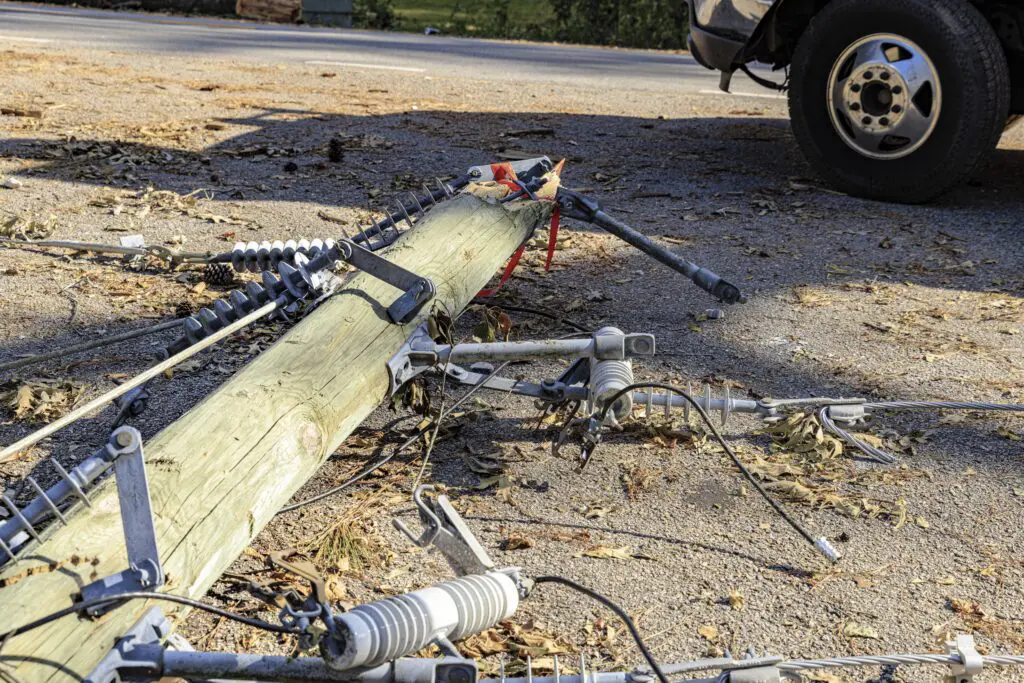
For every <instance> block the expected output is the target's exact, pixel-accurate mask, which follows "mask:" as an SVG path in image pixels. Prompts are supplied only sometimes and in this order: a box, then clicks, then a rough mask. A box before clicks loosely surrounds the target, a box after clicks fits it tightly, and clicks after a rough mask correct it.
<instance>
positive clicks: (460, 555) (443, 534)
mask: <svg viewBox="0 0 1024 683" xmlns="http://www.w3.org/2000/svg"><path fill="white" fill-rule="evenodd" d="M426 493H434V487H433V486H431V485H429V484H422V485H420V486H417V487H416V490H415V491H413V494H412V498H413V501H415V503H416V507H417V508H418V509H419V513H420V521H422V522H423V526H424V529H423V533H422V534H420V535H419V536H416V535H415V534H413V533H412V531H410V530H409V528H408V527H407V526H406V525H405V524H404V523H403V522H402V521H401V520H398V519H395V520H393V522H392V523H393V524H394V525H395V528H396V529H398V530H399V531H400V532H402V533H403V534H405V536H406V537H407V538H408V539H409V540H410V541H412V542H413V544H414V545H416V546H418V547H420V548H429V547H430V546H434V547H435V548H437V549H438V550H439V551H440V552H441V554H442V555H444V557H445V559H446V560H448V564H450V565H451V567H452V570H453V571H454V572H455V573H456V574H457V575H459V576H464V575H467V574H486V573H487V572H489V571H492V570H493V569H494V562H493V561H492V560H491V558H490V557H489V556H488V555H487V551H486V550H484V548H483V546H481V545H480V542H479V541H478V540H477V539H476V537H475V536H474V535H473V532H472V531H470V530H469V527H468V526H466V523H465V522H464V521H463V519H462V517H461V516H459V513H458V512H456V511H455V508H453V507H452V505H451V503H450V502H448V496H445V495H443V494H441V495H438V496H436V497H435V499H434V502H431V501H429V500H427V499H425V498H424V494H426Z"/></svg>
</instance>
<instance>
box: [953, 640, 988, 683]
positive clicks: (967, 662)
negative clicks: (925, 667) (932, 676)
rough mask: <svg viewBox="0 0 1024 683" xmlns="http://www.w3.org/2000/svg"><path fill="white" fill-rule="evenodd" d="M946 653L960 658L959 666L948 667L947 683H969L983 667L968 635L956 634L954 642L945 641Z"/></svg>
mask: <svg viewBox="0 0 1024 683" xmlns="http://www.w3.org/2000/svg"><path fill="white" fill-rule="evenodd" d="M946 652H948V653H949V654H951V655H956V656H957V657H959V658H960V663H959V664H951V665H950V669H951V670H952V671H951V673H950V675H949V676H947V677H946V680H947V681H948V683H970V681H973V680H974V676H975V674H979V673H981V670H982V669H983V668H984V667H985V661H984V660H983V659H982V657H981V654H980V653H979V652H978V650H977V648H975V646H974V636H972V635H971V634H969V633H958V634H957V636H956V640H955V641H954V640H951V641H947V642H946Z"/></svg>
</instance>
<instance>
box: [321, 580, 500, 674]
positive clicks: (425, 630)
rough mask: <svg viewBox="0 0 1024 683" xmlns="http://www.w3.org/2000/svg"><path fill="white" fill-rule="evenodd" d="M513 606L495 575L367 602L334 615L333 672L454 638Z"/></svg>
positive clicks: (493, 621)
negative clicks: (335, 645)
mask: <svg viewBox="0 0 1024 683" xmlns="http://www.w3.org/2000/svg"><path fill="white" fill-rule="evenodd" d="M518 605H519V594H518V591H517V589H516V585H515V582H513V580H512V579H511V578H509V576H508V575H506V574H503V573H501V572H490V573H488V574H476V575H470V576H462V577H459V578H457V579H454V580H452V581H446V582H444V583H440V584H437V585H435V586H430V587H428V588H421V589H420V590H418V591H414V592H412V593H406V594H404V595H396V596H394V597H391V598H385V599H383V600H377V601H375V602H369V603H366V604H363V605H359V606H358V607H355V608H353V609H351V610H349V611H348V612H346V613H345V614H342V615H339V616H336V617H334V626H335V627H336V628H337V629H338V630H339V631H340V633H341V637H340V638H339V640H340V642H342V643H344V648H343V650H341V651H338V652H334V653H330V654H329V655H328V656H329V658H330V660H331V661H330V664H331V666H332V667H333V668H335V669H341V670H344V669H351V668H354V667H357V666H363V667H373V666H377V665H378V664H383V663H384V662H390V661H394V660H395V659H398V658H399V657H404V656H406V655H408V654H411V653H413V652H416V651H417V650H419V649H421V648H423V647H425V646H427V645H428V644H429V643H431V642H433V641H434V640H435V639H436V638H438V637H439V636H441V637H446V638H451V639H453V640H459V639H461V638H464V637H466V636H469V635H472V634H473V633H479V632H480V631H483V630H485V629H487V628H490V627H491V626H494V625H495V624H497V623H498V622H499V621H501V620H502V619H507V618H509V617H510V616H512V614H513V613H514V612H515V610H516V607H518Z"/></svg>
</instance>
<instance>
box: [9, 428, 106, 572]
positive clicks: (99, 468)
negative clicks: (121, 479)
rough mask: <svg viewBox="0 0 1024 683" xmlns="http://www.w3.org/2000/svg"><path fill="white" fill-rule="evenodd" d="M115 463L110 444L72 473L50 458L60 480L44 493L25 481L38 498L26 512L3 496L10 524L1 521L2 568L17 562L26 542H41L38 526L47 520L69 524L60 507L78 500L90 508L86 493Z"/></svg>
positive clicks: (33, 480) (29, 480)
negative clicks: (13, 561) (51, 518)
mask: <svg viewBox="0 0 1024 683" xmlns="http://www.w3.org/2000/svg"><path fill="white" fill-rule="evenodd" d="M113 462H114V451H113V450H112V446H111V445H110V444H109V443H108V444H107V445H105V446H103V448H101V449H99V450H98V451H96V453H94V454H93V455H92V456H90V457H88V458H86V459H85V460H83V461H82V462H81V463H79V464H78V466H76V467H75V468H74V469H72V470H71V471H70V472H68V471H67V470H65V469H64V468H63V467H62V466H61V464H60V463H59V462H57V459H56V458H50V464H51V465H52V466H53V469H54V470H55V471H56V472H57V476H58V478H59V480H58V481H57V483H56V484H54V485H53V486H51V487H50V488H48V489H46V490H45V491H44V490H43V487H42V486H40V485H39V482H37V481H36V480H35V479H34V478H32V477H31V476H29V477H25V480H24V481H25V483H27V484H28V485H29V486H30V487H31V488H32V490H33V491H35V494H36V495H35V498H33V499H32V500H31V501H30V502H29V503H28V504H27V505H26V506H25V507H23V508H19V507H18V506H17V505H15V504H14V501H12V500H11V499H10V498H9V497H8V496H6V495H4V496H2V498H0V501H2V503H3V506H4V507H5V508H7V511H8V512H9V513H10V517H9V518H8V519H7V520H0V566H3V565H4V564H5V563H7V562H8V561H10V560H12V559H15V558H16V556H17V554H18V552H19V550H20V549H21V548H22V546H24V544H25V543H26V542H28V541H30V540H32V539H37V540H38V539H39V534H40V532H41V527H39V526H38V525H39V524H40V522H43V521H45V520H46V518H47V517H51V516H52V517H54V518H55V519H57V521H58V522H59V523H61V524H67V519H66V518H65V517H64V513H63V512H61V505H62V504H64V503H66V502H67V501H68V500H70V499H72V498H76V499H78V500H80V501H82V503H84V504H85V505H87V506H91V501H90V500H89V496H88V495H87V494H86V492H85V489H86V488H88V487H89V485H90V484H92V483H93V482H94V481H96V479H98V478H99V477H100V476H101V475H102V474H103V473H104V472H106V471H107V470H108V469H110V465H111V464H112V463H113Z"/></svg>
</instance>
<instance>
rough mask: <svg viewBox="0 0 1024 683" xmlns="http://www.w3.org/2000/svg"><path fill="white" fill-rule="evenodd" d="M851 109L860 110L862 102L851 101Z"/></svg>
mask: <svg viewBox="0 0 1024 683" xmlns="http://www.w3.org/2000/svg"><path fill="white" fill-rule="evenodd" d="M850 109H852V110H853V111H860V102H850Z"/></svg>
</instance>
